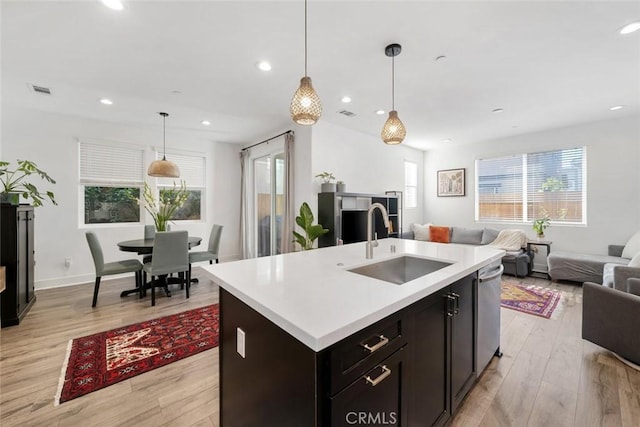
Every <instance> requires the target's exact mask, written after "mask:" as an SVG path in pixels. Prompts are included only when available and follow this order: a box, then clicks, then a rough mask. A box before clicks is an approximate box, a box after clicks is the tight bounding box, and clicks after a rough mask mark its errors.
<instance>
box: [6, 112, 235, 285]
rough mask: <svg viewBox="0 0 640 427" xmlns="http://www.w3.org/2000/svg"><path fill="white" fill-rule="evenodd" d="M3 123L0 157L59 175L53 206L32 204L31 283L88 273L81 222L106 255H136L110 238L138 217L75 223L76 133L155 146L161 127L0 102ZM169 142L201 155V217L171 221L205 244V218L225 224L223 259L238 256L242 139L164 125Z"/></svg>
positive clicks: (128, 230)
mask: <svg viewBox="0 0 640 427" xmlns="http://www.w3.org/2000/svg"><path fill="white" fill-rule="evenodd" d="M2 123H3V127H2V141H3V144H2V149H3V152H2V158H3V159H4V160H9V161H15V159H29V160H33V161H35V162H36V163H37V164H38V166H40V167H41V168H42V169H43V170H45V171H47V172H48V173H49V174H50V175H51V176H52V177H53V178H54V179H55V180H56V181H57V184H56V185H55V186H52V187H51V190H52V191H53V192H54V193H55V195H56V199H57V201H58V203H59V206H52V205H51V204H46V205H45V206H43V207H40V208H36V219H35V249H36V268H35V281H36V289H43V288H46V287H56V286H63V285H69V284H73V283H82V282H87V281H92V280H93V279H94V277H95V275H94V272H95V270H94V267H93V261H92V258H91V254H90V252H89V248H88V246H87V242H86V239H85V236H84V234H85V231H87V230H94V231H95V232H96V234H97V235H98V238H99V239H100V242H101V244H102V248H103V251H104V256H105V259H106V260H107V261H112V260H116V259H124V258H131V257H135V256H136V254H134V253H125V252H121V251H119V250H118V248H117V245H116V243H117V242H119V241H122V240H128V239H135V238H138V237H142V236H143V226H142V225H135V226H134V225H113V226H108V227H103V226H101V227H91V228H82V227H80V226H79V218H78V211H79V209H78V198H79V186H78V142H77V139H78V138H90V139H91V140H102V141H117V142H120V143H132V144H137V145H143V146H149V147H151V146H153V147H157V146H158V145H161V140H159V137H160V136H161V133H160V131H159V130H158V129H152V128H144V127H135V126H128V125H122V124H116V123H109V122H102V121H98V120H87V119H79V118H75V117H70V116H64V115H58V114H53V113H47V112H41V111H34V110H28V109H23V108H17V107H13V106H7V105H5V106H4V108H3V110H2ZM170 148H174V149H184V150H190V151H196V152H201V153H205V154H206V157H207V189H206V194H205V198H206V202H205V203H206V212H205V220H204V221H203V222H193V223H189V224H186V223H180V222H178V223H176V225H175V226H172V227H173V228H174V229H187V230H188V231H189V233H190V234H192V235H196V236H202V237H203V242H202V244H203V245H206V244H207V242H208V240H209V239H208V236H209V232H210V230H211V225H212V224H214V223H218V224H222V225H224V227H225V228H224V231H223V233H222V241H221V244H220V252H221V259H223V260H224V259H236V258H238V256H239V245H238V235H239V214H238V212H239V206H240V196H239V195H240V184H239V182H240V167H239V158H238V152H239V149H240V147H239V146H232V145H229V144H222V143H214V142H211V141H207V140H204V139H199V138H194V137H192V136H190V135H189V134H188V133H183V132H175V131H172V130H171V129H170V128H168V129H167V149H170ZM45 187H46V186H44V185H43V188H45ZM147 219H148V220H149V221H150V222H149V223H152V222H151V219H150V218H147ZM201 247H206V246H201ZM65 258H71V266H70V268H68V269H67V268H65V265H64V261H65Z"/></svg>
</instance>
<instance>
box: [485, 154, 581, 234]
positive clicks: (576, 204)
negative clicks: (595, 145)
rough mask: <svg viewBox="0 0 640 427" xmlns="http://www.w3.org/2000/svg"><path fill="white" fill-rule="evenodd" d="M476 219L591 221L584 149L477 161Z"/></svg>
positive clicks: (570, 222)
mask: <svg viewBox="0 0 640 427" xmlns="http://www.w3.org/2000/svg"><path fill="white" fill-rule="evenodd" d="M476 173H477V179H476V183H477V184H476V186H477V187H476V220H478V221H512V222H519V221H522V222H528V221H533V220H534V219H536V218H540V217H543V216H547V217H549V219H550V220H551V221H553V222H555V223H567V224H586V188H585V186H586V155H585V149H584V147H579V148H571V149H565V150H557V151H546V152H541V153H529V154H522V155H517V156H508V157H500V158H495V159H482V160H477V161H476Z"/></svg>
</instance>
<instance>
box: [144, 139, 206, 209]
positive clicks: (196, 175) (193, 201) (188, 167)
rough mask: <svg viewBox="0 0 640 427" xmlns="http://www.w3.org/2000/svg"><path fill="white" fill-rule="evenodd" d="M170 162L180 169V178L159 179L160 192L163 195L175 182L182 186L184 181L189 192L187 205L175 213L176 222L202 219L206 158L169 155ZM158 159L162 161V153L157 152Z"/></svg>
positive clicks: (201, 156)
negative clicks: (181, 183) (181, 182)
mask: <svg viewBox="0 0 640 427" xmlns="http://www.w3.org/2000/svg"><path fill="white" fill-rule="evenodd" d="M167 157H168V158H169V160H171V161H172V162H174V163H175V164H177V165H178V168H180V178H158V181H157V185H158V191H159V192H160V193H162V192H163V191H165V190H166V189H167V188H172V187H173V185H174V182H175V184H176V185H180V181H184V182H185V184H186V186H187V189H188V190H189V193H190V195H189V198H188V199H187V201H186V202H185V204H184V205H183V206H182V207H181V208H180V209H178V210H176V211H175V213H174V214H173V217H172V218H171V219H172V220H174V221H188V220H192V221H193V220H195V221H198V220H201V219H202V195H203V193H204V187H205V158H204V156H203V155H197V154H196V155H194V154H184V153H182V154H180V153H169V155H168V156H167ZM156 158H157V159H161V158H162V153H160V152H156Z"/></svg>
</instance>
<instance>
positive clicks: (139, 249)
mask: <svg viewBox="0 0 640 427" xmlns="http://www.w3.org/2000/svg"><path fill="white" fill-rule="evenodd" d="M154 240H155V239H153V238H151V239H144V238H143V239H133V240H124V241H122V242H118V248H120V250H121V251H123V252H136V253H137V254H138V255H150V254H153V243H154ZM188 242H189V249H191V248H193V247H195V246H198V245H200V243H202V237H196V236H189V238H188ZM169 279H171V278H169ZM176 280H177V278H176ZM191 282H192V283H197V282H198V279H196V278H194V279H191ZM169 283H171V281H169ZM143 286H144V284H143ZM139 292H140V289H139V288H134V289H127V290H125V291H122V292H120V297H121V298H122V297H126V296H127V295H131V294H134V293H139ZM165 292H167V295H168V296H171V294H170V293H169V292H168V290H166V289H165Z"/></svg>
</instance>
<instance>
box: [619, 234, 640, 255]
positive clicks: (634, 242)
mask: <svg viewBox="0 0 640 427" xmlns="http://www.w3.org/2000/svg"><path fill="white" fill-rule="evenodd" d="M638 252H640V231H638V232H637V233H636V234H634V235H633V236H631V238H630V239H629V241H628V242H627V244H626V245H625V246H624V249H623V250H622V258H633V256H634V255H635V254H637V253H638Z"/></svg>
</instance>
